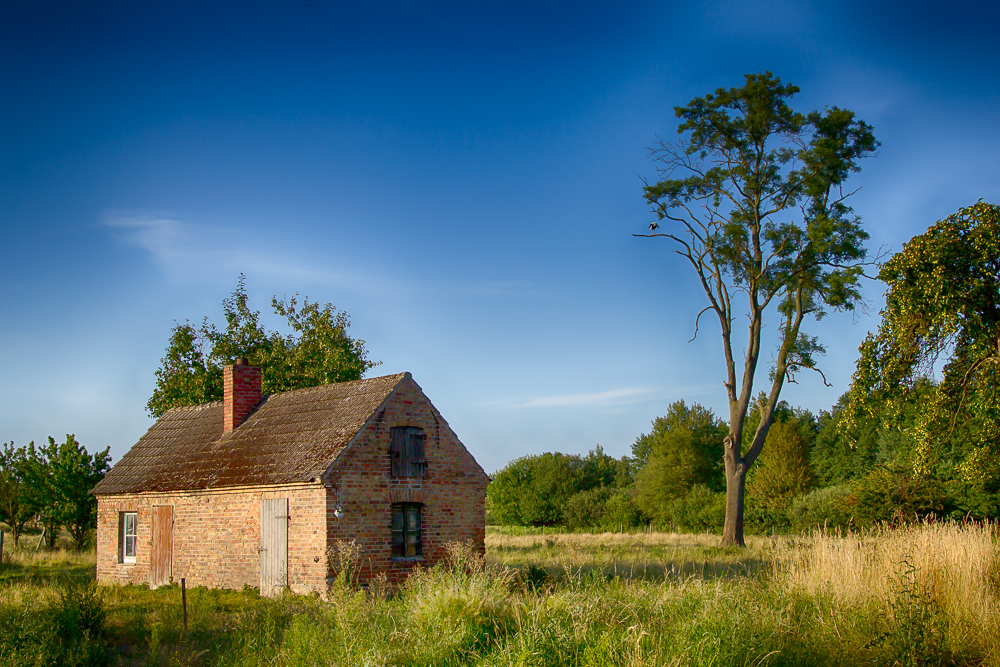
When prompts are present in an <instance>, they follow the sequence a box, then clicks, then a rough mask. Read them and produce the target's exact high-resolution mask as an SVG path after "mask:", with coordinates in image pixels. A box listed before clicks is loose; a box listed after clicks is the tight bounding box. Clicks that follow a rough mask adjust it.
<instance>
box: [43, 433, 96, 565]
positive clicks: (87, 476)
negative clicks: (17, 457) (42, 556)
mask: <svg viewBox="0 0 1000 667" xmlns="http://www.w3.org/2000/svg"><path fill="white" fill-rule="evenodd" d="M110 469H111V454H110V452H109V448H107V447H106V448H105V449H104V451H102V452H98V453H96V454H93V455H91V454H89V453H88V452H87V449H86V447H84V446H83V445H81V444H80V443H79V442H77V440H76V437H75V436H74V435H72V434H67V435H66V441H65V442H61V443H57V442H56V441H55V439H54V438H52V437H51V436H50V437H49V443H48V444H47V445H43V446H41V447H35V443H34V442H32V443H30V444H29V445H28V450H27V452H26V455H25V471H26V475H25V477H26V479H27V480H28V485H29V486H30V487H31V488H32V489H33V490H34V492H35V494H36V500H35V501H34V503H35V505H36V507H37V508H38V513H39V516H40V517H41V523H42V525H43V526H44V528H45V537H46V545H47V546H48V547H49V548H50V549H51V548H52V547H54V546H55V540H56V537H57V535H58V533H59V529H60V528H66V530H67V531H68V532H69V534H70V538H71V539H72V540H73V547H74V548H75V549H76V550H77V551H79V550H81V549H83V548H84V547H85V546H86V543H87V535H88V534H89V532H90V531H91V530H92V529H94V528H95V527H96V525H97V499H96V498H95V497H94V496H92V495H90V490H91V489H93V488H94V486H96V485H97V483H98V482H100V481H101V479H103V478H104V475H105V474H107V472H108V470H110Z"/></svg>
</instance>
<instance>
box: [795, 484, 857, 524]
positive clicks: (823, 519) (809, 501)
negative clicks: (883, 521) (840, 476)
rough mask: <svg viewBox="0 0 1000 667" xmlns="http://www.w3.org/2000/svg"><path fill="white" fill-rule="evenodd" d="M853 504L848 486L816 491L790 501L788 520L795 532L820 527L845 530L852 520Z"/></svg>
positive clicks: (842, 485)
mask: <svg viewBox="0 0 1000 667" xmlns="http://www.w3.org/2000/svg"><path fill="white" fill-rule="evenodd" d="M853 502H854V495H853V491H852V489H851V487H850V485H848V484H841V485H839V486H828V487H827V488H825V489H816V490H815V491H813V492H812V493H807V494H806V495H804V496H799V497H798V498H796V499H795V500H794V501H792V506H791V507H789V508H788V519H789V522H790V523H791V526H792V528H794V529H795V530H807V529H809V528H818V527H820V526H822V527H825V528H846V527H847V526H849V525H850V524H851V520H852V518H853V515H852V513H851V505H852V504H853Z"/></svg>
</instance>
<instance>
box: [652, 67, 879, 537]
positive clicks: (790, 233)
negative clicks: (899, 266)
mask: <svg viewBox="0 0 1000 667" xmlns="http://www.w3.org/2000/svg"><path fill="white" fill-rule="evenodd" d="M745 78H746V83H745V84H744V85H743V87H741V88H731V89H729V90H726V89H723V88H720V89H718V90H717V91H716V92H715V93H714V94H709V95H706V96H704V97H699V98H695V99H694V100H692V101H691V102H690V103H689V104H688V105H687V106H684V107H676V108H675V112H676V115H677V117H678V118H680V119H681V123H680V125H679V127H678V128H677V131H678V133H679V134H681V135H684V136H685V138H684V139H682V140H681V141H680V142H679V143H676V144H668V143H665V142H660V144H659V146H658V147H657V148H656V149H655V150H654V151H653V157H654V159H655V160H656V161H657V162H658V163H659V171H660V175H661V176H662V177H663V180H660V181H658V182H657V183H654V184H651V185H650V184H647V185H646V187H645V188H644V192H645V198H646V201H647V202H649V204H650V205H651V206H652V210H653V212H655V213H656V215H657V217H658V220H659V221H663V222H664V225H665V226H667V227H666V229H665V230H664V231H663V232H662V233H659V232H656V229H657V228H658V223H657V224H654V225H651V226H650V227H651V231H652V233H651V234H641V235H637V236H650V237H665V238H667V239H670V240H672V241H674V242H675V244H676V246H675V251H676V252H677V253H678V254H680V255H681V256H682V257H684V258H685V259H686V260H687V261H688V263H689V264H690V265H691V267H692V268H693V269H694V271H695V274H696V275H697V277H698V280H699V282H700V284H701V286H702V288H703V289H704V292H705V295H706V297H707V299H708V305H707V306H706V308H705V309H704V310H703V311H702V312H701V313H700V314H699V315H698V317H697V318H696V320H695V334H696V335H697V327H698V320H699V319H700V317H701V314H704V313H705V312H707V311H711V312H714V313H715V315H716V316H717V317H718V320H719V323H720V325H721V329H722V348H723V356H724V359H725V362H726V372H727V375H726V379H725V386H726V392H727V396H728V399H729V433H728V434H727V435H726V437H725V443H724V449H723V451H724V454H723V459H724V464H725V472H726V515H725V522H724V526H723V533H722V543H723V544H724V545H733V544H736V545H743V543H744V542H743V507H744V495H745V483H746V475H747V472H748V471H749V470H750V468H751V466H753V464H754V462H755V461H756V460H757V458H758V457H759V456H760V453H761V450H762V449H763V448H764V443H765V441H766V439H767V432H768V430H769V429H770V427H771V423H772V421H773V416H774V410H775V407H776V406H777V404H778V401H779V397H780V394H781V390H782V388H783V387H784V384H785V382H786V381H794V380H795V378H796V374H797V373H798V371H800V370H803V369H810V370H817V368H816V363H815V356H816V355H817V354H819V353H822V352H823V347H822V346H821V345H820V344H819V342H818V340H817V339H816V338H815V337H813V336H810V335H807V334H806V332H805V331H804V330H803V323H804V322H805V321H806V319H807V318H810V317H814V318H817V319H819V318H820V317H822V316H823V315H824V314H825V312H826V310H827V309H830V308H832V309H835V310H849V309H851V308H853V307H854V305H855V304H856V303H857V302H858V301H859V300H860V299H861V295H860V292H859V288H858V281H859V279H860V277H861V275H862V268H863V267H862V263H863V261H864V259H865V256H866V251H865V241H866V240H867V239H868V234H867V233H866V232H865V231H864V230H863V229H862V227H861V223H860V219H859V218H858V217H857V216H856V215H854V214H853V211H852V209H851V208H850V207H849V206H848V205H847V203H846V199H847V197H848V196H849V194H850V193H845V192H844V190H843V186H844V184H845V182H846V180H847V178H848V176H849V175H850V174H851V172H855V171H858V170H859V167H858V160H859V159H860V158H863V157H866V156H868V155H870V154H872V153H873V152H874V151H875V150H876V148H877V147H878V142H877V141H876V140H875V137H874V135H873V133H872V130H871V127H870V126H869V125H867V124H866V123H864V122H863V121H860V120H857V119H856V118H855V115H854V113H853V112H851V111H848V110H845V109H840V108H837V107H832V108H828V109H825V110H824V111H822V112H819V111H813V112H810V113H808V114H805V115H803V114H801V113H797V112H795V111H793V110H792V108H791V107H790V106H789V105H788V100H789V99H790V98H791V97H792V96H793V95H794V94H795V93H797V92H798V91H799V89H798V87H797V86H792V85H782V83H781V81H780V80H779V79H778V78H777V77H775V76H774V75H773V74H771V73H770V72H765V73H763V74H748V75H746V77H745ZM736 298H745V299H746V307H745V310H743V309H740V308H739V307H738V306H737V305H736V304H735V303H734V299H736ZM775 308H776V310H777V317H778V319H779V324H778V326H777V328H776V332H777V334H778V338H779V341H778V346H777V349H776V350H775V352H774V365H773V367H772V368H771V369H770V389H769V391H768V392H767V398H766V401H765V403H764V405H763V406H762V407H761V414H762V419H761V420H760V423H759V424H758V426H757V428H756V430H755V431H754V433H753V437H752V438H751V439H750V441H749V442H750V445H749V447H747V448H746V449H743V440H744V438H743V432H744V426H745V421H746V415H747V411H748V410H749V408H750V404H751V402H752V399H753V397H754V395H755V392H754V383H755V380H756V378H757V372H758V365H759V362H760V357H761V353H762V349H761V333H762V331H763V328H764V321H765V318H766V317H767V316H769V315H768V313H770V312H772V311H773V310H774V309H775ZM740 311H742V312H743V313H744V314H745V315H746V317H747V322H748V329H747V338H746V341H745V350H746V353H745V356H744V358H743V359H742V364H740V365H741V366H742V368H741V369H739V370H740V373H741V374H742V376H739V375H738V372H737V371H738V369H737V357H736V355H735V353H734V349H733V348H734V340H733V337H734V331H733V326H734V321H735V319H736V317H737V315H738V313H739V312H740Z"/></svg>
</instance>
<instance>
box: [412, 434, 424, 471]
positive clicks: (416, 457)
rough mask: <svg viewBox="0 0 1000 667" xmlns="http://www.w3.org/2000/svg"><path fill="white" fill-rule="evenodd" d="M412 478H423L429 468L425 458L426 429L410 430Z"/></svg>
mask: <svg viewBox="0 0 1000 667" xmlns="http://www.w3.org/2000/svg"><path fill="white" fill-rule="evenodd" d="M409 440H410V477H423V476H424V470H425V469H426V467H427V461H426V459H425V458H424V429H422V428H411V429H410V438H409Z"/></svg>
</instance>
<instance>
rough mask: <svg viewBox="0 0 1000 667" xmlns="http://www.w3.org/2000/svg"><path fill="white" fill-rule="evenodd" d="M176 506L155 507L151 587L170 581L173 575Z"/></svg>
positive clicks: (151, 545)
mask: <svg viewBox="0 0 1000 667" xmlns="http://www.w3.org/2000/svg"><path fill="white" fill-rule="evenodd" d="M173 551H174V508H173V506H172V505H160V506H157V507H154V508H153V532H152V540H151V541H150V549H149V587H150V588H157V587H158V586H164V585H166V584H169V583H170V577H171V576H172V575H173Z"/></svg>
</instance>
